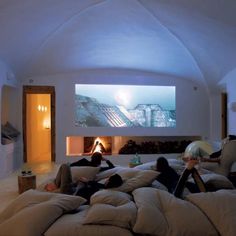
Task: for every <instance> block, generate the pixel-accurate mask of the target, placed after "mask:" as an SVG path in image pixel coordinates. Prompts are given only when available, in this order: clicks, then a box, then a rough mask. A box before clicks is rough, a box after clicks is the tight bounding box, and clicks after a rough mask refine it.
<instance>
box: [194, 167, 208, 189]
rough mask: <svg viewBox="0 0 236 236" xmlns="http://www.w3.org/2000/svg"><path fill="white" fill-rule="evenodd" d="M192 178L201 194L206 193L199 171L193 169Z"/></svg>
mask: <svg viewBox="0 0 236 236" xmlns="http://www.w3.org/2000/svg"><path fill="white" fill-rule="evenodd" d="M192 177H193V179H194V182H195V184H196V185H197V187H198V189H199V192H206V191H207V190H206V186H205V184H204V182H203V180H202V178H201V176H200V175H199V173H198V171H197V170H196V169H195V168H193V169H192Z"/></svg>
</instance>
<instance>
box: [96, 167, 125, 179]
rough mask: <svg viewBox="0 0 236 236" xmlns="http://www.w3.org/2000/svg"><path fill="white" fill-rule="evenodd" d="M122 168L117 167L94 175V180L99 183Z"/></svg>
mask: <svg viewBox="0 0 236 236" xmlns="http://www.w3.org/2000/svg"><path fill="white" fill-rule="evenodd" d="M124 168H125V167H120V166H117V167H114V168H111V169H108V170H104V171H101V172H99V173H98V174H97V175H96V178H95V180H96V181H99V180H101V179H105V178H108V177H109V176H111V175H114V174H116V173H117V172H118V171H119V170H121V169H124Z"/></svg>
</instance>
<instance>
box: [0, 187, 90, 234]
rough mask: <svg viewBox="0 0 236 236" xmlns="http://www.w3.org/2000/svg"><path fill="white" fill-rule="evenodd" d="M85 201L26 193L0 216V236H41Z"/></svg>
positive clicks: (38, 193)
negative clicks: (57, 220) (63, 215)
mask: <svg viewBox="0 0 236 236" xmlns="http://www.w3.org/2000/svg"><path fill="white" fill-rule="evenodd" d="M85 201H86V200H85V199H83V198H81V197H78V196H69V195H65V194H55V193H45V192H39V191H37V190H29V191H26V192H24V193H23V194H22V195H20V196H19V197H18V198H17V199H16V200H15V201H13V202H12V203H11V204H10V205H9V206H8V207H7V208H6V209H5V210H4V211H3V212H2V214H1V215H0V222H1V224H0V235H1V236H6V235H11V236H19V235H24V236H32V235H34V236H41V235H43V234H44V232H45V231H46V230H47V229H48V228H49V226H50V225H51V224H52V223H53V222H54V221H55V220H56V219H57V218H58V217H60V216H61V215H62V214H63V213H65V212H67V211H70V210H74V209H76V208H78V207H79V206H80V205H81V204H82V203H84V202H85Z"/></svg>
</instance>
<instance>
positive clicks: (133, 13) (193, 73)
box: [0, 0, 236, 89]
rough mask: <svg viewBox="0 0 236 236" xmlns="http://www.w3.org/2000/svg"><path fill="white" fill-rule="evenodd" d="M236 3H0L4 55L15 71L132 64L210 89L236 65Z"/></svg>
mask: <svg viewBox="0 0 236 236" xmlns="http://www.w3.org/2000/svg"><path fill="white" fill-rule="evenodd" d="M235 12H236V1H235V0H227V1H224V0H44V1H32V0H21V1H19V0H1V1H0V59H1V60H3V61H5V62H6V63H7V64H8V65H9V66H10V67H11V68H12V69H13V71H14V72H15V74H16V76H18V77H21V78H24V77H28V76H40V75H42V76H44V75H50V74H58V73H71V72H73V73H74V72H77V71H79V70H81V69H99V68H101V69H111V68H116V69H129V70H130V69H131V70H137V71H148V72H155V73H157V74H166V75H169V76H173V77H180V78H185V79H191V80H196V81H198V82H200V83H203V84H205V85H206V86H208V87H209V88H210V89H215V88H216V87H217V83H218V82H219V81H220V80H221V79H222V78H223V77H224V75H226V74H227V73H229V71H231V70H233V69H234V68H236V53H235V52H236V14H235Z"/></svg>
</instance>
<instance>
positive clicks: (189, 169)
mask: <svg viewBox="0 0 236 236" xmlns="http://www.w3.org/2000/svg"><path fill="white" fill-rule="evenodd" d="M195 164H196V161H195V160H189V162H188V163H187V166H186V168H185V169H184V171H183V173H182V174H181V176H179V175H178V174H177V173H176V171H175V170H174V169H173V168H172V167H170V166H169V163H168V161H167V159H166V158H165V157H159V158H158V159H157V162H156V170H157V171H158V172H160V174H159V175H158V176H157V178H156V180H157V181H159V182H160V183H162V184H163V185H165V186H166V187H167V189H168V192H170V193H173V194H174V195H175V196H176V197H179V198H180V197H181V196H182V193H183V190H184V187H186V188H188V189H189V191H190V192H192V193H196V192H205V191H206V188H205V185H204V182H203V181H202V179H201V177H200V175H199V173H198V171H197V170H196V169H195V168H194V165H195ZM190 174H191V175H192V177H193V179H194V182H195V183H192V182H188V177H189V175H190Z"/></svg>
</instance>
